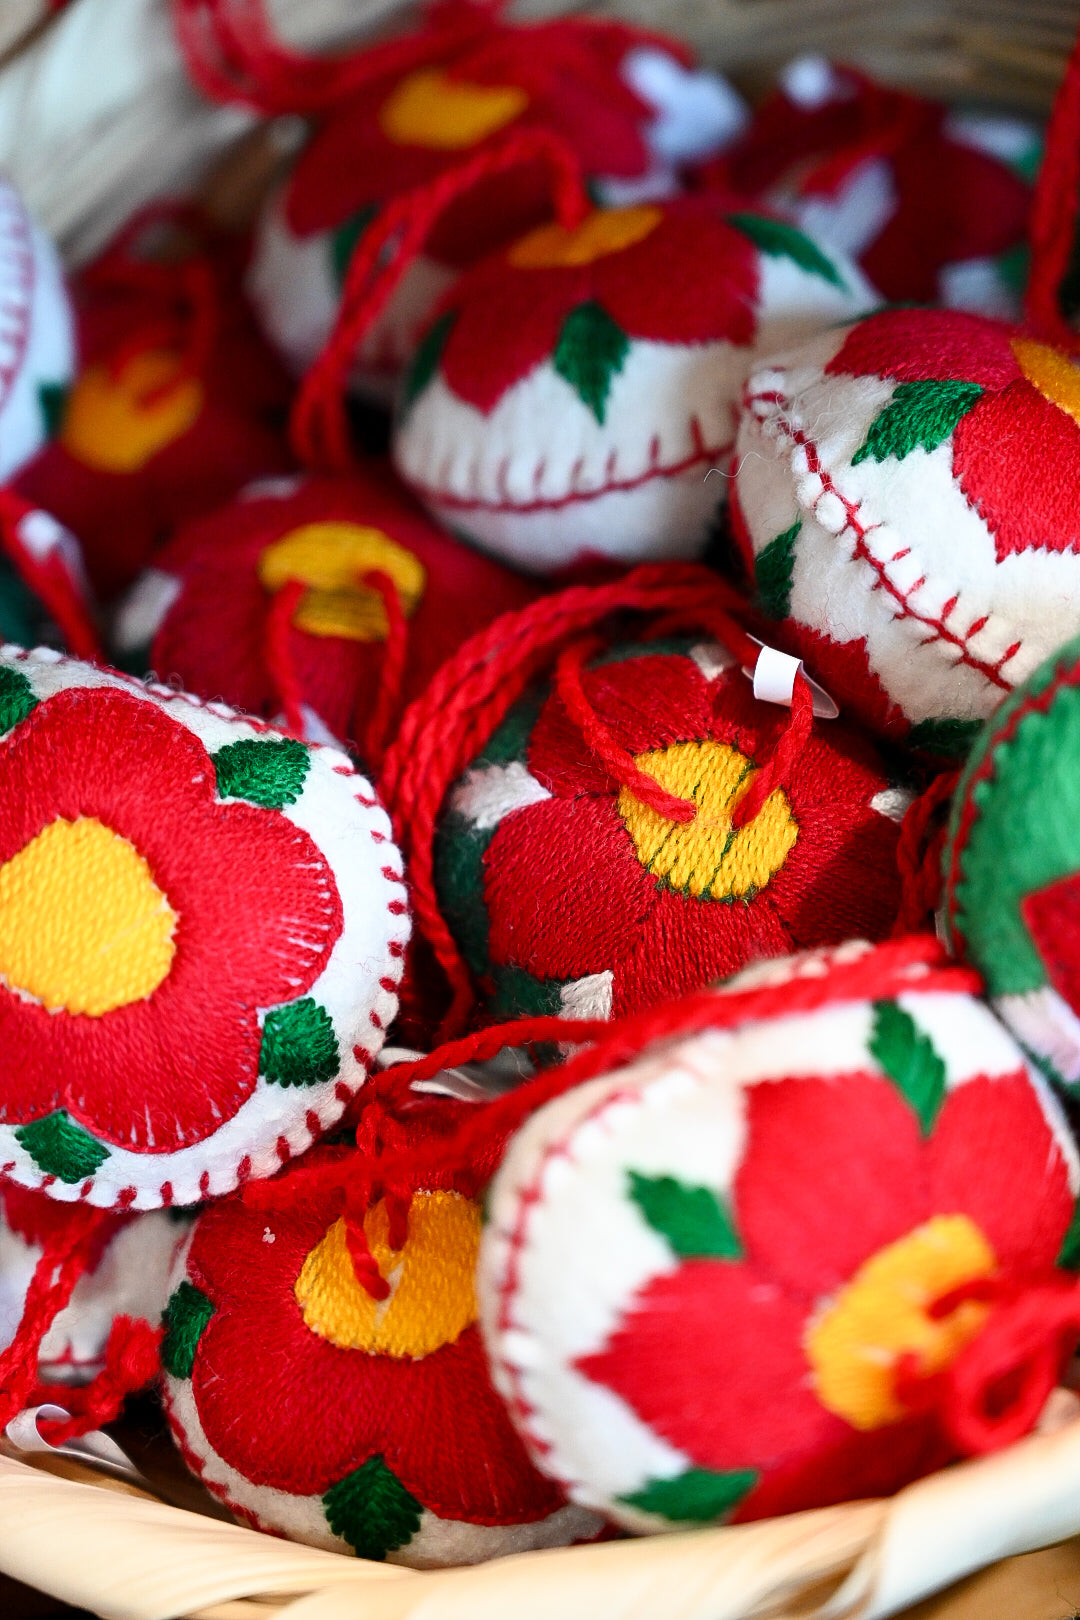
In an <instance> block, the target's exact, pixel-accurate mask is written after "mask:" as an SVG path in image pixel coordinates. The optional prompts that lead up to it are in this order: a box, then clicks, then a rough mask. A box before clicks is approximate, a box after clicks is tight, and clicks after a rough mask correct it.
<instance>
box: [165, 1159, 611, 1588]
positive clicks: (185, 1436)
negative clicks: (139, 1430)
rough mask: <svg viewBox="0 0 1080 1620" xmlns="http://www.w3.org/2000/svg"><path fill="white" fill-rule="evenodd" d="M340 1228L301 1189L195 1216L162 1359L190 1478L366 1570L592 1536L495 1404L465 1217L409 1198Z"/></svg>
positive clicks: (472, 1234) (258, 1519) (329, 1207)
mask: <svg viewBox="0 0 1080 1620" xmlns="http://www.w3.org/2000/svg"><path fill="white" fill-rule="evenodd" d="M340 1211H341V1199H340V1198H338V1199H337V1200H335V1199H334V1198H333V1196H330V1197H326V1196H325V1195H324V1196H323V1197H322V1198H321V1199H320V1198H317V1197H311V1196H308V1197H305V1195H304V1193H303V1188H302V1187H301V1188H300V1191H299V1192H298V1194H297V1197H296V1199H295V1201H293V1202H290V1203H289V1204H288V1205H287V1206H286V1207H274V1208H271V1209H269V1210H266V1209H260V1208H248V1207H246V1206H245V1205H244V1204H243V1203H241V1202H239V1201H236V1200H230V1201H229V1202H228V1203H224V1204H221V1205H218V1206H217V1207H216V1208H214V1209H211V1210H209V1211H207V1213H206V1214H205V1215H203V1217H202V1218H201V1219H200V1221H199V1223H198V1225H197V1227H196V1229H195V1232H194V1234H193V1236H192V1239H191V1242H190V1245H189V1246H188V1248H187V1251H186V1253H185V1254H184V1255H183V1256H182V1257H181V1259H180V1261H179V1263H178V1266H177V1268H176V1270H175V1272H174V1280H173V1291H172V1296H171V1298H170V1300H169V1304H168V1308H167V1310H166V1312H165V1327H166V1337H165V1343H164V1347H163V1360H164V1365H165V1372H166V1379H165V1391H166V1401H167V1405H168V1411H169V1417H170V1421H171V1423H172V1427H173V1432H174V1434H175V1436H176V1439H177V1442H178V1444H179V1445H180V1448H181V1450H182V1452H183V1454H184V1457H185V1459H186V1461H187V1463H188V1466H189V1467H190V1468H192V1469H193V1470H194V1471H195V1472H196V1473H197V1474H198V1475H199V1477H200V1479H201V1480H202V1482H203V1484H204V1485H206V1486H207V1488H208V1489H209V1490H211V1491H212V1492H213V1493H214V1495H215V1496H217V1497H219V1498H220V1499H221V1500H222V1501H223V1502H225V1503H226V1504H227V1505H228V1506H229V1507H230V1508H231V1509H232V1511H233V1512H234V1513H235V1514H236V1515H237V1516H238V1517H239V1518H242V1519H244V1520H246V1521H247V1522H248V1523H250V1524H252V1525H254V1526H256V1527H257V1528H259V1529H263V1530H270V1531H274V1532H276V1533H277V1534H279V1535H281V1534H284V1535H288V1536H291V1537H292V1538H294V1539H295V1540H298V1541H306V1542H311V1543H313V1544H314V1545H316V1546H321V1547H327V1548H330V1549H332V1550H333V1551H335V1552H343V1553H356V1554H358V1555H359V1556H360V1557H362V1558H372V1559H388V1560H389V1561H390V1562H393V1563H401V1564H413V1565H418V1566H421V1567H423V1566H431V1565H439V1564H449V1563H456V1564H463V1563H476V1562H478V1561H479V1560H481V1559H484V1558H491V1557H495V1556H498V1555H501V1554H505V1553H510V1552H520V1551H526V1550H527V1549H529V1548H532V1547H545V1546H553V1545H562V1544H564V1543H566V1542H570V1541H573V1540H575V1539H580V1538H582V1537H592V1536H595V1535H596V1533H597V1532H598V1530H599V1529H600V1521H599V1520H598V1519H597V1518H596V1516H595V1515H594V1514H592V1513H589V1512H587V1511H586V1510H583V1509H581V1508H574V1507H569V1506H568V1505H567V1504H566V1500H565V1498H564V1496H563V1495H562V1493H561V1491H560V1490H559V1489H558V1488H557V1487H556V1486H554V1485H552V1483H551V1481H550V1480H547V1479H545V1478H544V1477H543V1476H542V1475H540V1474H538V1473H537V1472H536V1470H535V1469H534V1468H533V1467H532V1465H531V1464H530V1463H529V1461H528V1459H527V1457H526V1455H525V1451H524V1449H523V1447H522V1445H521V1442H520V1441H519V1440H518V1438H517V1436H516V1434H515V1433H514V1430H513V1428H512V1426H511V1424H510V1420H509V1418H508V1417H507V1415H506V1413H505V1411H504V1409H503V1405H502V1402H501V1401H500V1400H499V1398H498V1396H497V1395H496V1394H495V1392H494V1390H493V1389H492V1387H491V1383H490V1379H489V1376H488V1372H487V1367H486V1364H485V1360H484V1352H483V1346H482V1344H481V1341H480V1335H479V1329H478V1327H477V1326H476V1322H475V1316H476V1300H475V1269H476V1254H477V1247H478V1243H479V1238H480V1220H481V1217H480V1209H479V1206H478V1205H477V1204H476V1203H475V1202H474V1201H473V1200H472V1199H471V1198H468V1197H465V1196H463V1195H462V1194H461V1193H459V1192H456V1191H452V1190H444V1189H438V1188H436V1189H435V1190H432V1191H417V1192H416V1193H414V1195H413V1196H412V1198H411V1199H406V1200H405V1203H404V1206H403V1207H398V1206H397V1205H395V1206H394V1207H393V1208H392V1209H391V1208H388V1205H387V1203H385V1202H380V1203H377V1204H376V1205H375V1206H374V1207H373V1208H372V1209H370V1210H369V1212H368V1213H367V1215H366V1217H365V1218H364V1221H363V1223H362V1227H363V1229H362V1231H361V1232H360V1233H359V1234H357V1232H356V1230H355V1227H354V1226H353V1225H351V1224H350V1218H348V1217H345V1216H342V1214H341V1212H340ZM358 1242H359V1245H360V1246H359V1248H358V1247H357V1243H358ZM358 1253H362V1254H363V1255H364V1258H365V1259H369V1258H370V1259H371V1260H373V1261H374V1263H375V1266H376V1275H377V1278H378V1282H377V1283H375V1284H374V1297H373V1293H372V1292H369V1289H368V1287H365V1286H364V1285H362V1283H361V1282H360V1281H359V1280H358V1274H357V1271H356V1270H355V1269H354V1265H353V1259H352V1258H351V1256H352V1255H354V1254H358ZM365 1276H366V1277H367V1279H368V1284H369V1286H371V1284H372V1279H371V1276H370V1272H365ZM253 1378H254V1379H255V1381H256V1384H257V1387H258V1399H257V1400H255V1401H253V1400H252V1390H253V1387H254V1386H253V1382H252V1380H253Z"/></svg>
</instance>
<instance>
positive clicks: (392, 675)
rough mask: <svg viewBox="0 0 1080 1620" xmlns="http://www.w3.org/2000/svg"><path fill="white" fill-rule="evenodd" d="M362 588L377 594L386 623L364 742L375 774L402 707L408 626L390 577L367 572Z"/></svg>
mask: <svg viewBox="0 0 1080 1620" xmlns="http://www.w3.org/2000/svg"><path fill="white" fill-rule="evenodd" d="M363 584H365V585H366V586H368V588H369V589H370V590H373V591H378V593H379V595H380V596H381V597H382V603H383V607H384V608H385V609H386V621H387V636H386V650H385V652H384V654H383V661H382V668H381V670H380V671H379V689H378V691H377V693H376V695H375V703H374V706H373V708H372V711H371V717H370V719H369V721H368V725H367V730H366V731H365V733H364V741H363V749H364V757H365V759H366V760H367V762H368V764H369V765H370V766H371V768H372V769H373V770H374V769H376V768H377V767H378V765H379V763H380V762H381V760H382V757H383V755H384V753H385V752H386V743H387V738H388V737H389V735H390V727H391V725H392V723H393V720H394V716H395V715H396V714H397V711H398V707H399V705H400V703H401V687H402V683H403V681H404V679H405V657H406V653H407V652H408V643H409V626H408V622H407V620H406V618H405V610H404V608H403V607H402V605H401V596H400V594H399V592H398V588H397V586H396V585H395V584H394V581H393V580H392V579H391V578H390V575H389V574H386V573H384V572H383V570H382V569H381V568H372V569H369V570H368V572H367V573H366V574H365V575H364V576H363ZM354 726H355V720H354Z"/></svg>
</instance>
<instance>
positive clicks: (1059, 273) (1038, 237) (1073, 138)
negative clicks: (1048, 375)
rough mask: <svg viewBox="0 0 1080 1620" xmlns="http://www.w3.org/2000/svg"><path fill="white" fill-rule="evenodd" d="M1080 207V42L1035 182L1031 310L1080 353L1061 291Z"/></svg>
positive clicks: (1034, 321) (1036, 323) (1047, 333)
mask: <svg viewBox="0 0 1080 1620" xmlns="http://www.w3.org/2000/svg"><path fill="white" fill-rule="evenodd" d="M1078 207H1080V39H1078V40H1077V43H1076V45H1075V46H1074V48H1073V53H1072V55H1071V56H1070V58H1069V63H1068V66H1067V67H1066V69H1065V77H1064V79H1063V80H1062V82H1061V86H1060V88H1059V90H1058V93H1057V97H1056V99H1055V101H1054V108H1053V112H1052V113H1051V115H1050V123H1049V127H1048V129H1047V135H1046V150H1045V154H1044V156H1043V160H1042V166H1041V168H1040V169H1039V176H1038V179H1037V180H1036V182H1035V194H1034V198H1033V200H1032V206H1031V222H1030V225H1029V227H1028V236H1029V239H1030V242H1031V269H1030V271H1029V274H1028V283H1027V292H1026V295H1025V308H1026V310H1027V316H1028V320H1029V322H1030V323H1031V325H1032V326H1033V327H1034V329H1035V331H1036V332H1038V333H1039V334H1040V336H1043V337H1046V338H1048V339H1049V340H1050V341H1051V342H1054V343H1059V344H1061V345H1063V346H1064V347H1067V348H1069V349H1072V350H1073V351H1075V350H1076V348H1077V346H1078V342H1080V340H1078V337H1077V334H1076V332H1074V331H1073V329H1072V327H1071V326H1070V325H1069V323H1068V321H1067V320H1066V319H1065V316H1064V314H1063V312H1062V308H1061V287H1062V283H1063V281H1064V280H1065V276H1066V274H1067V272H1068V269H1069V265H1070V263H1071V260H1072V256H1073V252H1074V249H1075V247H1076V236H1077V210H1078Z"/></svg>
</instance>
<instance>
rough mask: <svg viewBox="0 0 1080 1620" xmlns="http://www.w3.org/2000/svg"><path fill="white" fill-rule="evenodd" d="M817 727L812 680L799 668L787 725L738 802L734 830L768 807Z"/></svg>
mask: <svg viewBox="0 0 1080 1620" xmlns="http://www.w3.org/2000/svg"><path fill="white" fill-rule="evenodd" d="M813 728H814V698H813V694H812V692H811V691H810V683H809V682H808V681H807V679H806V676H805V675H804V674H803V672H802V669H801V668H800V669H798V670H797V671H796V672H795V681H794V684H793V686H792V689H791V714H790V717H789V719H788V723H787V725H786V726H785V727H784V729H783V731H782V732H781V733H780V737H779V739H778V741H777V744H776V747H775V748H774V749H773V751H772V754H771V755H770V756H769V758H768V759H767V760H766V761H765V762H764V764H763V765H761V766H760V767H759V769H758V770H757V772H756V773H755V775H754V776H753V778H752V779H751V782H750V786H749V787H748V788H747V790H746V792H745V793H744V794H743V796H742V798H741V799H740V800H739V801H738V803H737V804H736V806H735V809H734V812H733V813H732V817H731V827H732V831H733V832H738V830H739V828H740V827H745V826H747V824H748V823H749V822H751V821H753V819H754V817H755V816H756V815H757V813H758V811H759V810H761V809H762V808H763V807H764V804H765V801H766V799H767V798H768V797H769V795H770V794H771V793H775V791H776V789H777V788H778V787H782V786H783V784H784V783H785V782H786V781H787V780H788V778H789V777H790V775H791V771H792V769H793V767H794V765H795V763H796V761H797V760H798V758H799V756H800V754H801V753H802V751H803V749H804V748H805V747H806V744H807V742H808V741H809V739H810V733H811V731H812V730H813Z"/></svg>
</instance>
